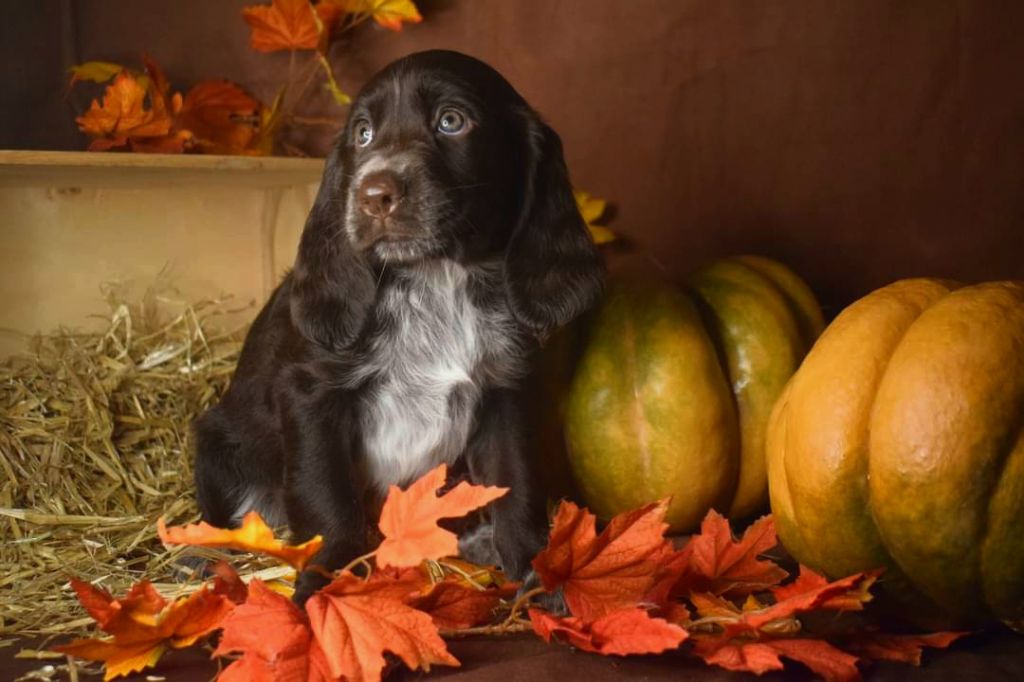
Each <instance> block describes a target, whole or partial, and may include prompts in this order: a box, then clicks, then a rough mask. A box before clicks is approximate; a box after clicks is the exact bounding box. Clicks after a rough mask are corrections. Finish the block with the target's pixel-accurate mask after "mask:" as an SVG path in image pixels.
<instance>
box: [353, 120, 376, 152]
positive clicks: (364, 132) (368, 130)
mask: <svg viewBox="0 0 1024 682" xmlns="http://www.w3.org/2000/svg"><path fill="white" fill-rule="evenodd" d="M371 142H373V126H371V125H370V123H369V122H368V121H361V122H359V123H358V124H357V125H356V144H357V145H359V146H360V147H365V146H366V145H368V144H370V143H371Z"/></svg>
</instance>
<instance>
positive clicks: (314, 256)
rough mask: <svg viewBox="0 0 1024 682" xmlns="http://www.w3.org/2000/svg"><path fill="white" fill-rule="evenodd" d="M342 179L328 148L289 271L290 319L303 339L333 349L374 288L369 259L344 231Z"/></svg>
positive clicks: (356, 323) (360, 317) (353, 330)
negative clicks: (356, 248)
mask: <svg viewBox="0 0 1024 682" xmlns="http://www.w3.org/2000/svg"><path fill="white" fill-rule="evenodd" d="M343 180H344V175H343V173H342V170H341V162H340V160H339V159H338V154H337V152H335V153H332V154H331V156H330V157H328V160H327V168H326V169H325V170H324V177H323V180H322V182H321V184H320V190H319V191H318V192H317V195H316V201H315V202H314V203H313V208H312V209H311V210H310V212H309V217H308V218H307V219H306V226H305V228H304V229H303V232H302V238H301V240H300V241H299V253H298V256H297V257H296V259H295V268H294V269H293V270H292V275H291V278H292V279H291V300H290V305H291V316H292V323H293V324H294V325H295V327H296V328H297V329H298V330H299V332H300V333H301V334H302V335H303V336H305V337H306V338H307V339H309V340H311V341H315V342H316V343H319V344H321V345H324V346H327V347H329V348H335V349H341V348H344V347H345V346H347V345H349V344H350V343H352V341H354V340H355V338H356V336H358V334H359V331H360V330H361V329H362V327H363V323H364V322H365V320H366V313H367V310H369V308H370V305H371V304H372V303H373V299H374V296H375V290H376V285H375V284H374V280H373V276H372V274H371V272H370V268H369V265H368V264H367V262H366V260H365V259H364V258H363V257H362V256H360V255H359V254H357V253H356V252H355V250H354V249H353V248H352V245H351V244H350V243H349V239H348V234H347V233H346V231H345V225H344V220H345V195H346V190H345V187H343Z"/></svg>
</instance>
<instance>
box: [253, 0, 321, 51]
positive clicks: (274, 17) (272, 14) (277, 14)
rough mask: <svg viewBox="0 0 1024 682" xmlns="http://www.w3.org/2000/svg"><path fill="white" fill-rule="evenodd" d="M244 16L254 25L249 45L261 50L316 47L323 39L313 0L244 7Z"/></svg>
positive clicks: (276, 0)
mask: <svg viewBox="0 0 1024 682" xmlns="http://www.w3.org/2000/svg"><path fill="white" fill-rule="evenodd" d="M242 17H243V18H244V19H245V21H246V23H248V24H249V26H251V27H252V33H251V34H250V36H249V46H250V47H252V49H254V50H257V51H259V52H277V51H278V50H313V49H316V46H317V43H318V42H319V40H320V24H319V21H318V19H317V17H316V14H315V12H314V11H313V6H312V5H311V4H310V3H309V0H272V2H271V3H270V4H269V5H255V6H252V7H243V8H242Z"/></svg>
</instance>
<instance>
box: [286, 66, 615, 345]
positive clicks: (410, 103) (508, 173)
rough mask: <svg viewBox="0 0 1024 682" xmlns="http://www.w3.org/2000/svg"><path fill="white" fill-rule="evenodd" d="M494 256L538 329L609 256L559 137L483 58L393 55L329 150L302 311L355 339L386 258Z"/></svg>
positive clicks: (397, 263)
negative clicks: (578, 201) (597, 245)
mask: <svg viewBox="0 0 1024 682" xmlns="http://www.w3.org/2000/svg"><path fill="white" fill-rule="evenodd" d="M497 255H503V257H504V259H505V265H506V267H505V273H506V274H505V288H506V292H505V293H506V296H507V298H508V301H509V304H510V307H511V308H512V311H513V313H514V314H515V316H516V317H517V319H518V320H519V321H520V322H521V323H522V324H523V325H524V326H526V327H527V328H528V329H530V330H531V331H533V332H535V333H545V332H547V331H550V330H551V329H552V328H553V327H556V326H558V325H560V324H563V323H564V322H566V321H568V320H569V319H571V318H572V317H574V316H575V315H576V314H578V313H579V312H580V311H582V310H583V309H584V308H585V307H587V306H588V305H589V304H590V303H591V302H592V301H593V300H594V299H595V298H596V296H597V295H598V293H599V291H600V283H601V279H602V269H601V266H600V260H599V258H598V256H597V253H596V251H595V249H594V247H593V245H592V244H591V241H590V238H589V235H588V234H587V231H586V226H585V225H584V223H583V221H582V219H581V218H580V216H579V213H578V211H577V209H576V206H575V202H574V201H573V197H572V190H571V187H570V185H569V180H568V174H567V172H566V169H565V162H564V160H563V158H562V148H561V142H560V141H559V139H558V136H557V135H555V133H554V132H553V131H552V130H551V129H550V128H549V127H548V126H547V125H545V124H544V123H543V122H542V121H541V120H540V119H539V117H538V116H537V115H536V114H535V113H534V112H533V110H532V109H531V108H530V107H529V106H528V105H527V104H526V102H524V101H523V99H522V98H521V97H520V96H519V94H518V93H516V91H515V90H514V89H513V88H512V86H511V85H509V84H508V82H507V81H506V80H505V79H504V78H502V77H501V75H500V74H498V73H497V72H496V71H495V70H494V69H492V68H490V67H489V66H487V65H486V64H484V63H483V62H480V61H478V60H476V59H473V58H471V57H468V56H466V55H462V54H459V53H457V52H448V51H440V50H438V51H430V52H421V53H418V54H414V55H410V56H408V57H405V58H403V59H400V60H398V61H396V62H394V63H392V64H391V65H390V66H388V67H387V68H385V69H384V70H383V71H381V72H380V73H379V74H378V75H377V76H375V77H374V78H373V80H371V81H370V83H368V84H367V86H366V87H365V88H364V89H363V91H362V92H361V93H360V95H359V97H358V98H357V99H356V101H355V102H354V103H353V105H352V109H351V111H350V113H349V118H348V121H347V124H346V126H345V128H344V130H343V131H342V132H341V134H340V135H339V137H338V140H337V143H336V144H335V147H334V149H333V150H332V152H331V154H330V156H329V157H328V162H327V168H326V170H325V173H324V179H323V183H322V185H321V188H320V193H319V195H318V196H317V200H316V202H315V205H314V207H313V210H312V211H311V213H310V217H309V220H308V221H307V224H306V229H305V232H304V234H303V237H302V242H301V244H300V247H299V256H298V259H297V261H296V267H295V276H294V278H293V284H292V317H293V320H294V321H295V322H296V324H297V326H298V327H299V329H300V330H301V331H303V333H305V334H306V335H307V336H308V337H310V338H312V339H314V340H317V341H320V342H322V343H325V344H327V345H331V346H344V345H345V344H347V343H348V342H349V341H351V339H352V338H353V337H354V336H355V335H356V334H357V333H358V331H359V328H360V327H361V326H362V322H363V319H364V317H365V309H366V308H367V307H368V306H369V305H370V304H371V303H372V301H373V295H374V291H373V290H374V286H375V281H376V279H375V278H374V277H373V272H374V271H375V270H376V269H378V268H380V267H382V266H383V265H384V264H387V266H388V267H402V266H403V265H406V264H409V263H415V262H417V261H421V260H424V259H430V258H438V257H446V258H453V259H456V260H460V261H463V262H472V261H474V260H479V259H483V258H493V257H495V256H497Z"/></svg>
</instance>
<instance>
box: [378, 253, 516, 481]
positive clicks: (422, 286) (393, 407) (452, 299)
mask: <svg viewBox="0 0 1024 682" xmlns="http://www.w3.org/2000/svg"><path fill="white" fill-rule="evenodd" d="M397 277H398V281H397V282H395V283H394V284H393V285H392V286H390V287H389V288H388V289H387V290H386V291H384V292H382V297H381V299H380V300H379V302H378V305H379V311H378V312H379V315H380V316H381V318H382V320H384V321H385V332H384V333H382V334H379V335H378V336H377V337H376V338H375V339H374V341H373V344H372V345H371V347H370V349H369V353H368V356H367V357H366V358H365V362H364V364H363V367H362V371H361V374H363V375H364V377H365V378H368V379H370V380H371V381H372V383H371V388H370V390H369V391H368V392H367V393H366V395H365V397H364V400H363V403H362V405H361V422H362V424H361V426H362V433H363V447H364V452H365V454H366V462H367V473H368V475H369V478H370V480H371V481H372V482H373V484H374V485H375V486H376V487H377V488H378V489H379V490H381V491H383V490H385V489H386V488H387V486H388V485H391V484H400V483H406V482H408V481H411V480H413V479H415V478H416V477H418V476H420V475H422V474H423V473H425V472H426V471H427V470H429V469H430V468H432V467H434V466H437V465H438V464H440V463H441V462H446V463H449V464H451V463H453V462H454V461H455V460H456V459H458V457H459V456H460V455H461V454H462V452H463V451H464V450H465V448H466V444H467V441H468V439H469V437H470V435H471V433H472V430H473V427H474V425H475V413H476V410H477V406H478V404H479V400H480V396H481V393H482V392H483V390H484V389H486V388H487V387H488V386H489V385H501V384H507V383H511V382H513V381H514V380H515V378H517V377H518V375H519V374H520V373H521V367H522V365H523V360H522V356H523V353H522V350H521V348H520V345H519V343H518V342H517V341H516V334H515V332H514V325H513V323H512V319H511V316H510V314H509V313H508V311H507V310H506V309H504V308H501V309H499V310H482V309H481V308H479V307H477V306H476V305H474V303H473V302H472V300H471V298H470V296H469V291H468V286H467V285H468V280H469V277H470V273H469V272H467V270H466V269H465V268H464V267H462V266H460V265H458V264H456V263H454V262H452V261H439V262H433V263H428V264H422V265H417V266H415V267H412V268H407V269H404V270H403V271H402V272H401V273H400V274H398V275H397Z"/></svg>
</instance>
